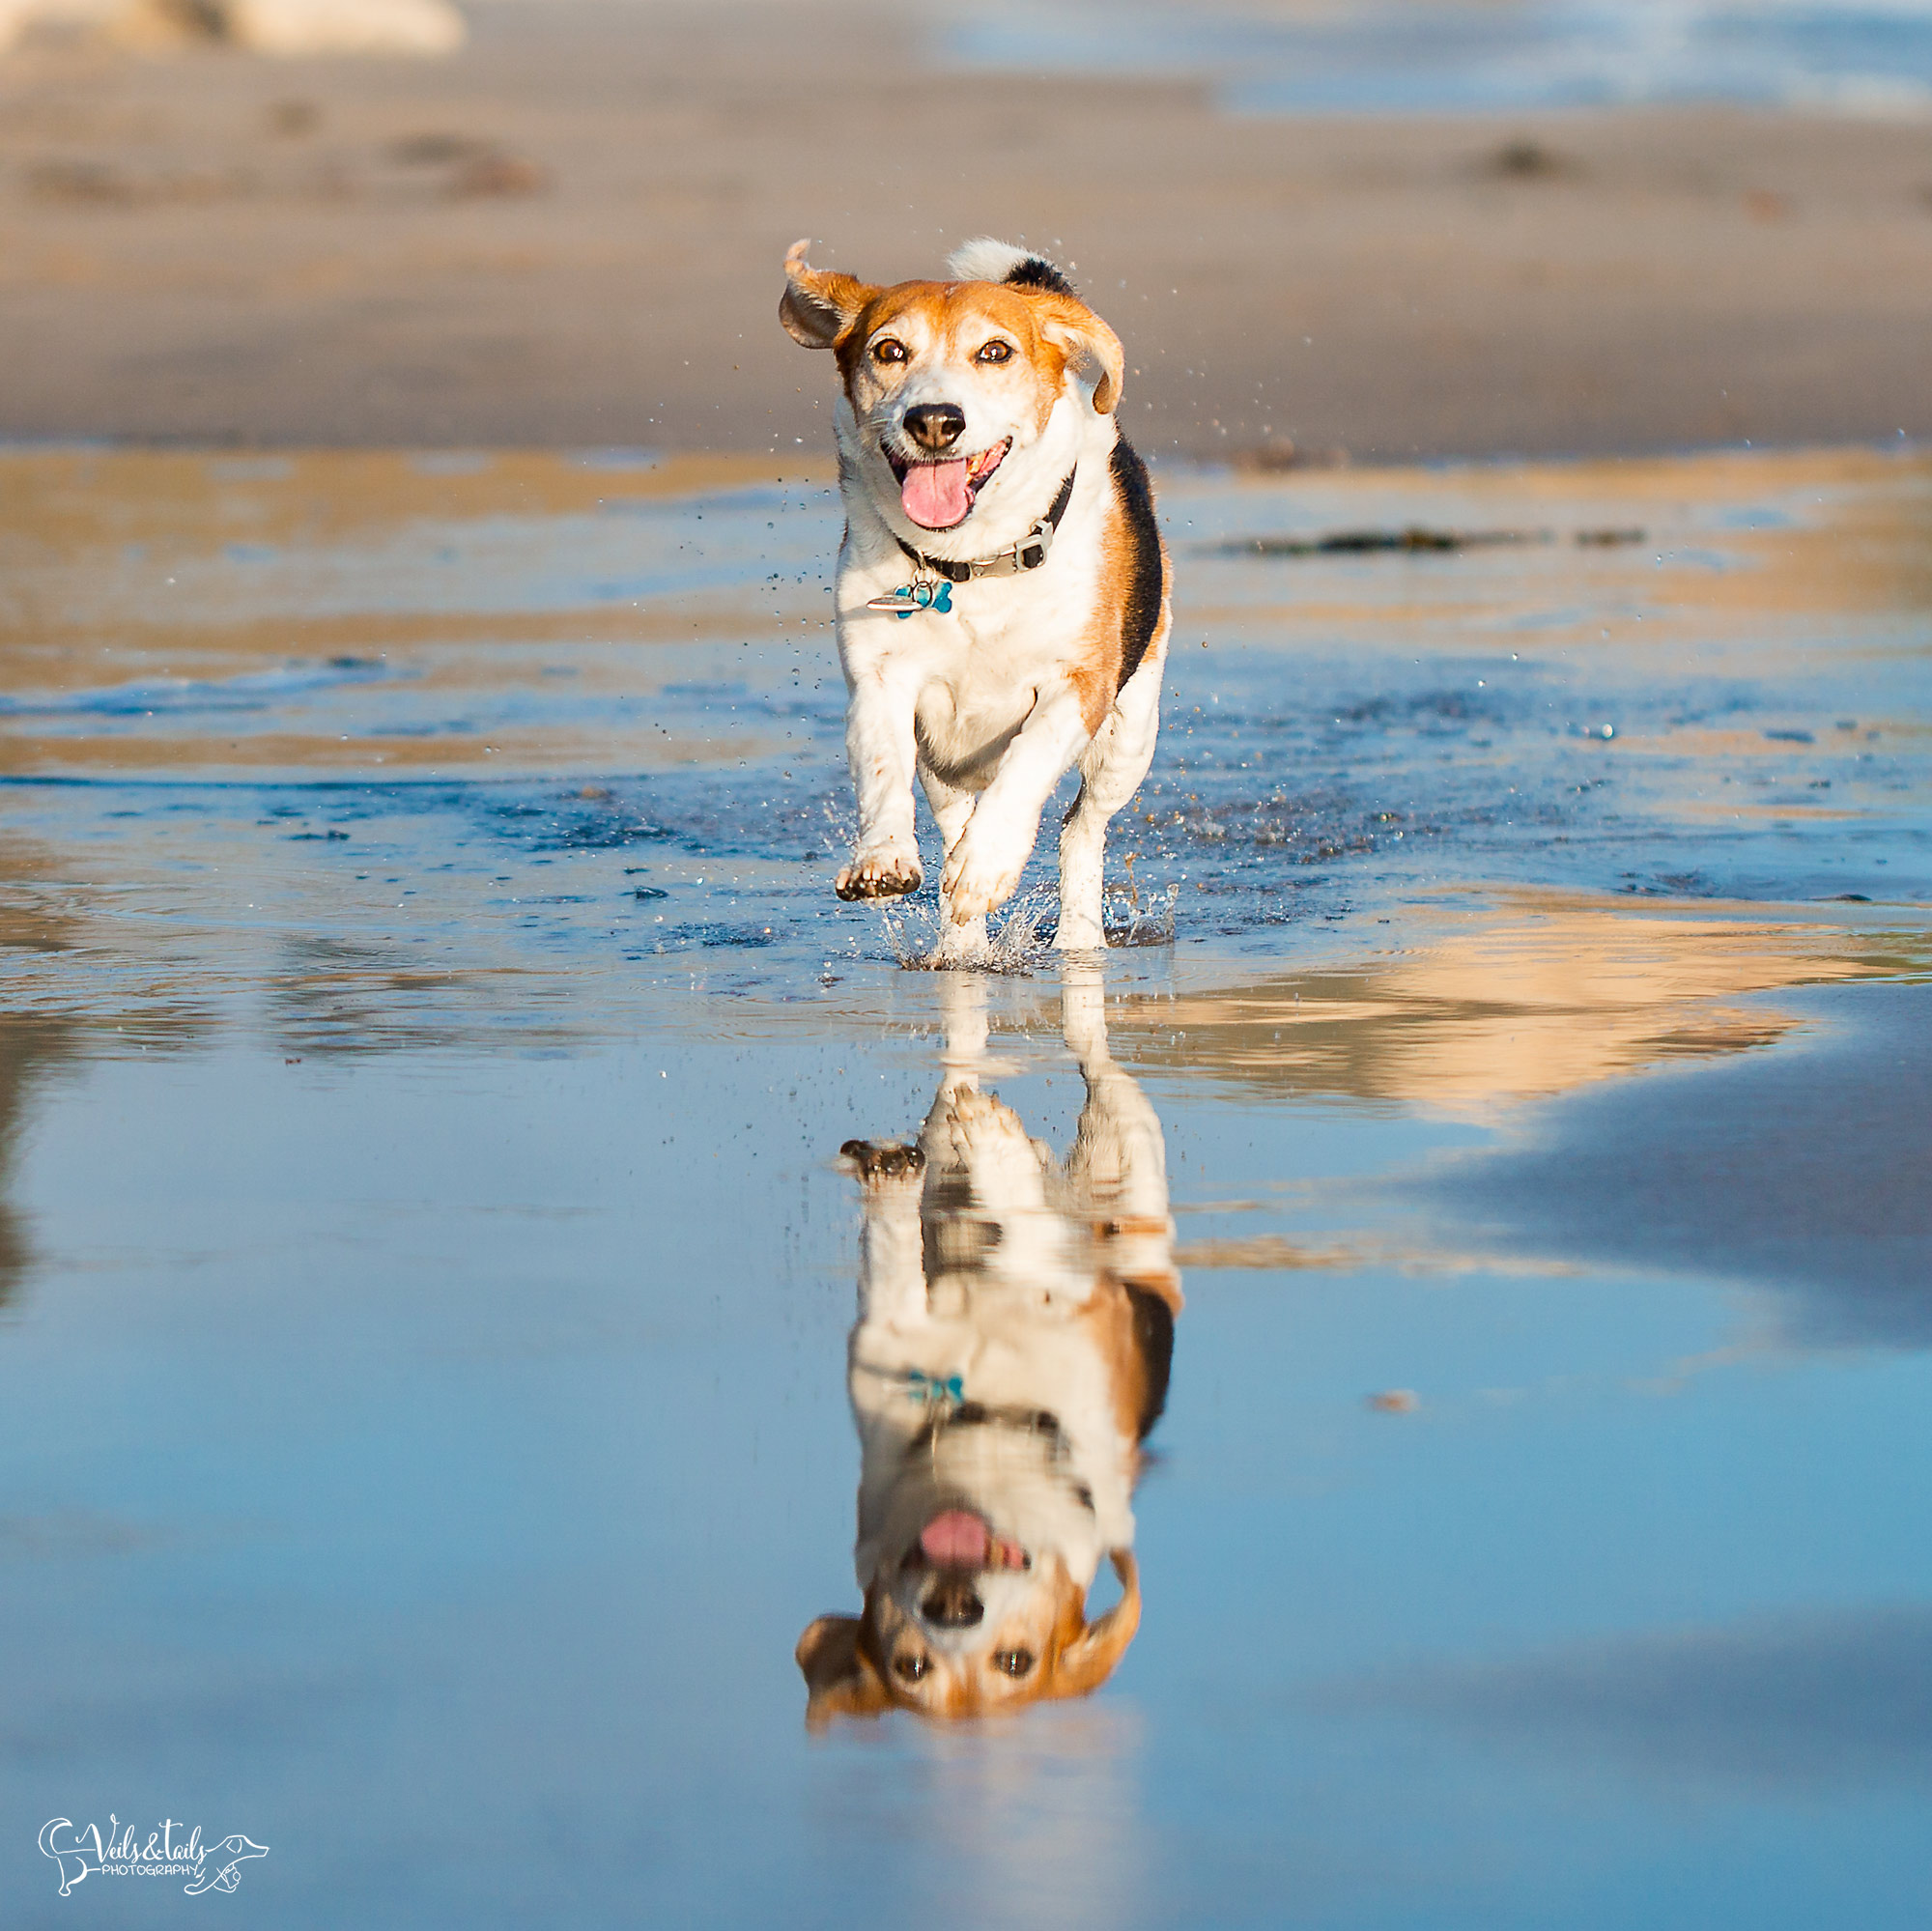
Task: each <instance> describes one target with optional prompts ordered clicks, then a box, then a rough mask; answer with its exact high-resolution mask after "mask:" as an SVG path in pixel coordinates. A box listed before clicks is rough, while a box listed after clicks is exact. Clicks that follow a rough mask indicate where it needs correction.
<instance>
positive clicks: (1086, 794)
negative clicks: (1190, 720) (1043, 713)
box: [1054, 639, 1166, 951]
mask: <svg viewBox="0 0 1932 1931" xmlns="http://www.w3.org/2000/svg"><path fill="white" fill-rule="evenodd" d="M1163 640H1164V639H1163ZM1165 655H1166V653H1165V652H1164V651H1162V650H1161V649H1160V648H1158V644H1157V645H1156V648H1155V649H1153V650H1151V651H1150V652H1149V653H1148V655H1147V656H1146V658H1144V659H1143V660H1142V663H1141V667H1140V668H1139V669H1138V670H1136V671H1135V672H1134V674H1133V675H1132V676H1131V677H1129V678H1128V679H1127V681H1126V683H1125V684H1124V685H1123V686H1122V689H1121V695H1120V696H1118V697H1117V698H1116V699H1115V700H1114V708H1113V709H1112V710H1111V711H1109V712H1108V713H1107V716H1106V720H1105V722H1104V723H1102V724H1101V725H1100V728H1099V729H1098V730H1097V731H1095V732H1094V737H1093V741H1092V743H1090V744H1089V745H1088V747H1087V749H1086V750H1085V751H1084V752H1082V753H1081V754H1080V795H1079V796H1078V797H1077V798H1075V799H1074V801H1073V809H1071V810H1070V811H1068V812H1067V814H1066V820H1065V824H1064V825H1062V827H1061V831H1060V934H1059V936H1058V937H1057V938H1056V939H1055V940H1054V944H1055V945H1056V946H1058V947H1059V948H1060V949H1061V950H1062V951H1094V950H1096V949H1098V948H1099V947H1101V946H1104V945H1105V944H1106V943H1107V929H1106V923H1105V918H1104V915H1103V909H1102V902H1101V885H1102V880H1103V877H1104V873H1105V868H1106V859H1107V823H1108V820H1109V819H1111V818H1112V817H1113V815H1114V813H1115V812H1116V811H1118V810H1119V809H1121V807H1122V805H1124V804H1125V803H1126V802H1127V800H1128V799H1129V798H1131V797H1132V796H1133V795H1134V792H1135V791H1136V789H1138V787H1139V785H1140V781H1141V780H1142V779H1143V778H1145V777H1146V776H1147V775H1148V766H1149V765H1151V763H1152V762H1153V747H1154V740H1155V738H1156V737H1157V736H1158V734H1159V731H1160V673H1161V665H1162V661H1163V659H1164V657H1165Z"/></svg>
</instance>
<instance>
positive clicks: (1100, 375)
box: [1039, 296, 1127, 415]
mask: <svg viewBox="0 0 1932 1931" xmlns="http://www.w3.org/2000/svg"><path fill="white" fill-rule="evenodd" d="M1040 307H1041V309H1042V310H1043V311H1044V312H1043V313H1042V314H1041V316H1040V320H1039V332H1040V333H1041V334H1042V335H1044V336H1045V337H1046V339H1047V340H1048V341H1049V342H1051V343H1052V344H1053V345H1054V347H1055V348H1057V349H1058V350H1060V352H1061V353H1062V354H1063V355H1065V357H1066V363H1067V366H1068V367H1069V368H1070V369H1071V370H1072V371H1073V373H1074V374H1075V375H1076V376H1077V377H1078V378H1079V379H1080V381H1082V382H1083V383H1091V384H1092V385H1093V390H1094V413H1095V414H1096V415H1105V414H1107V413H1108V412H1109V411H1111V410H1114V409H1117V408H1119V406H1120V401H1121V384H1122V382H1123V381H1124V380H1125V377H1126V373H1127V357H1126V353H1125V351H1124V350H1122V347H1121V338H1120V337H1119V336H1118V335H1116V334H1115V333H1114V331H1113V330H1112V329H1111V328H1109V327H1107V325H1106V324H1105V323H1104V322H1102V321H1101V320H1100V318H1099V317H1098V316H1097V315H1095V314H1094V311H1093V310H1092V309H1091V308H1089V307H1088V306H1087V304H1086V303H1085V302H1082V301H1071V300H1068V299H1066V298H1064V297H1063V298H1056V297H1052V296H1048V297H1045V298H1041V300H1040Z"/></svg>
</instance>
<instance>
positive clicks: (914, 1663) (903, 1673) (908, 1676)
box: [893, 1656, 1033, 1683]
mask: <svg viewBox="0 0 1932 1931" xmlns="http://www.w3.org/2000/svg"><path fill="white" fill-rule="evenodd" d="M1027 1661H1028V1662H1029V1663H1031V1662H1032V1661H1033V1659H1032V1658H1031V1657H1028V1658H1027ZM925 1672H926V1661H925V1659H924V1657H923V1656H895V1657H894V1658H893V1674H894V1675H895V1676H896V1677H898V1678H900V1679H901V1680H902V1681H904V1682H906V1683H917V1682H918V1681H919V1679H920V1678H921V1677H922V1676H923V1675H924V1674H925Z"/></svg>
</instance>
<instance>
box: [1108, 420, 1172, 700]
mask: <svg viewBox="0 0 1932 1931" xmlns="http://www.w3.org/2000/svg"><path fill="white" fill-rule="evenodd" d="M1111 468H1112V469H1113V472H1114V488H1115V489H1116V490H1117V491H1118V492H1119V493H1120V497H1121V507H1122V510H1123V511H1125V513H1126V519H1127V534H1128V538H1129V540H1130V541H1131V542H1132V544H1133V547H1134V560H1133V572H1132V575H1131V577H1130V578H1129V580H1128V582H1127V608H1126V611H1124V613H1123V614H1122V619H1121V681H1120V683H1119V684H1117V685H1116V686H1115V687H1114V688H1115V690H1116V692H1117V693H1118V692H1119V691H1121V690H1122V689H1124V688H1125V685H1126V681H1127V679H1128V678H1129V677H1131V676H1132V675H1133V674H1134V672H1135V671H1136V670H1138V669H1139V668H1140V667H1141V660H1142V658H1144V657H1145V656H1146V655H1147V653H1148V645H1149V644H1151V642H1152V641H1153V634H1154V632H1155V630H1156V629H1157V628H1158V627H1159V624H1160V592H1161V558H1160V525H1158V524H1157V523H1155V521H1154V515H1153V486H1152V485H1151V483H1149V481H1148V472H1147V465H1146V464H1145V463H1143V462H1142V461H1141V459H1140V458H1139V457H1138V456H1137V455H1135V454H1134V451H1133V448H1132V446H1131V445H1130V444H1129V443H1128V441H1127V440H1126V438H1125V437H1122V439H1121V440H1119V441H1118V442H1116V443H1115V444H1114V455H1113V461H1112V465H1111Z"/></svg>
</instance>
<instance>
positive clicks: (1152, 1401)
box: [1122, 1281, 1174, 1441]
mask: <svg viewBox="0 0 1932 1931" xmlns="http://www.w3.org/2000/svg"><path fill="white" fill-rule="evenodd" d="M1122 1285H1123V1286H1124V1287H1125V1288H1126V1291H1127V1304H1128V1306H1130V1307H1131V1308H1132V1309H1133V1311H1134V1345H1135V1346H1136V1347H1137V1348H1139V1349H1140V1351H1141V1362H1142V1365H1143V1366H1144V1368H1145V1370H1146V1373H1147V1396H1146V1399H1145V1400H1144V1401H1143V1402H1142V1403H1141V1412H1140V1418H1139V1422H1138V1424H1137V1426H1136V1428H1135V1431H1134V1439H1135V1440H1136V1441H1145V1440H1146V1439H1147V1438H1148V1436H1149V1435H1150V1434H1152V1433H1153V1425H1154V1423H1155V1422H1157V1421H1158V1420H1159V1419H1160V1416H1161V1410H1162V1409H1163V1408H1165V1407H1166V1406H1167V1383H1168V1378H1169V1377H1170V1376H1171V1375H1172V1374H1173V1372H1174V1310H1173V1309H1172V1308H1171V1307H1169V1306H1168V1304H1167V1303H1166V1302H1165V1301H1164V1300H1162V1299H1161V1297H1160V1296H1159V1295H1158V1294H1157V1293H1155V1292H1153V1290H1152V1289H1151V1288H1140V1287H1136V1286H1135V1285H1134V1284H1133V1282H1131V1281H1127V1282H1124V1283H1123V1284H1122Z"/></svg>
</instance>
